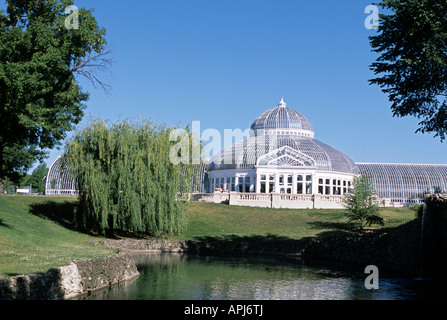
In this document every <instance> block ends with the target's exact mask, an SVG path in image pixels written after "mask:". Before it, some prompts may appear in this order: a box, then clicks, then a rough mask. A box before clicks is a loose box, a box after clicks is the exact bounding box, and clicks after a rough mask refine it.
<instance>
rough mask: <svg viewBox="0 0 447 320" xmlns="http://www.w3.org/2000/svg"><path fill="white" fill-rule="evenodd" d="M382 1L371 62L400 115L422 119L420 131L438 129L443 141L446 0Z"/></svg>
mask: <svg viewBox="0 0 447 320" xmlns="http://www.w3.org/2000/svg"><path fill="white" fill-rule="evenodd" d="M377 5H379V6H381V7H382V8H383V9H384V11H386V12H388V11H389V12H392V14H384V13H382V14H380V18H381V21H380V28H379V34H378V35H375V36H372V37H370V43H371V46H372V48H373V51H374V52H377V53H380V56H379V57H378V58H377V60H376V61H375V62H374V63H373V64H372V65H371V70H373V71H374V73H375V74H376V75H379V77H377V78H374V79H371V80H370V83H371V84H376V85H379V86H380V87H381V88H382V91H383V92H384V93H386V94H387V95H388V98H389V101H390V102H391V103H392V105H391V109H392V111H393V115H394V116H396V117H405V116H413V117H416V118H418V119H419V120H421V121H420V123H419V128H418V129H417V131H416V132H421V133H433V134H434V136H435V137H439V138H440V140H441V141H444V140H445V138H446V133H447V2H446V1H436V0H405V1H402V0H384V1H382V2H380V3H378V4H377Z"/></svg>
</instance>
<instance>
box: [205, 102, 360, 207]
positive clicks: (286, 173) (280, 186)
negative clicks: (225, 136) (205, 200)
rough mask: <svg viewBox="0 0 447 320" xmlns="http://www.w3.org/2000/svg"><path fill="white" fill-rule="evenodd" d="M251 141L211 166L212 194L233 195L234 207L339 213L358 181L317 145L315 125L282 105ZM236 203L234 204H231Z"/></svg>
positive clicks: (348, 165) (265, 117)
mask: <svg viewBox="0 0 447 320" xmlns="http://www.w3.org/2000/svg"><path fill="white" fill-rule="evenodd" d="M250 132H251V136H250V137H249V138H248V139H246V140H243V141H241V142H238V143H236V144H234V145H232V146H231V147H229V148H227V149H225V150H223V151H222V152H220V153H219V154H217V155H216V156H215V157H213V158H212V159H211V161H210V166H209V173H208V179H209V187H208V188H209V190H208V191H209V192H214V191H215V190H218V191H220V190H222V191H223V192H224V193H225V192H229V193H231V192H235V193H237V194H235V195H233V196H232V197H231V196H230V199H228V201H229V202H230V204H238V205H250V204H251V205H254V206H259V205H260V204H261V203H263V204H264V206H267V207H280V208H286V207H289V208H301V207H303V208H315V207H339V206H340V205H341V196H342V195H344V194H345V193H346V192H348V189H349V188H350V187H351V185H352V182H353V179H354V177H355V176H357V175H358V168H357V166H356V164H355V163H354V162H353V161H352V160H351V159H350V158H349V157H348V156H347V155H345V154H344V153H342V152H340V151H338V150H337V149H335V148H333V147H331V146H329V145H327V144H325V143H324V142H321V141H319V140H316V139H315V132H314V130H313V127H312V125H311V123H310V122H309V121H308V120H307V119H306V118H305V117H304V116H303V115H302V114H301V113H299V112H297V111H295V110H293V109H291V108H288V107H287V104H286V103H285V102H284V99H281V102H280V103H279V104H278V106H277V107H275V108H273V109H270V110H268V111H266V112H264V113H263V114H261V115H260V116H259V117H258V118H257V119H255V121H254V122H253V124H252V126H251V131H250ZM231 198H233V199H231Z"/></svg>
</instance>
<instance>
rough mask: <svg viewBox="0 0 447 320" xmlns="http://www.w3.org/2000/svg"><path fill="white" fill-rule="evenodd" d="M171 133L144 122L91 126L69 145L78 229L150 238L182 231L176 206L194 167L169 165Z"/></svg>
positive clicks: (181, 213)
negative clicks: (76, 201) (77, 193)
mask: <svg viewBox="0 0 447 320" xmlns="http://www.w3.org/2000/svg"><path fill="white" fill-rule="evenodd" d="M172 130H173V129H172V128H170V127H166V126H158V125H156V124H154V123H152V122H148V121H142V122H138V123H131V122H129V121H122V122H117V123H114V124H113V125H107V123H105V122H104V121H102V120H97V121H95V122H93V123H92V124H91V125H90V126H89V127H87V128H86V129H84V130H82V131H80V132H78V133H77V134H76V135H75V136H74V137H73V138H72V139H71V140H70V141H69V143H68V144H67V146H66V155H65V157H66V159H67V163H68V166H69V168H71V171H72V174H73V178H75V179H76V181H77V189H78V190H79V200H80V201H79V202H80V207H79V208H78V210H77V212H76V217H75V225H76V226H77V227H78V228H80V229H84V230H86V231H92V230H93V231H97V232H99V233H102V234H105V235H107V236H113V235H114V234H115V233H116V232H131V233H137V234H147V235H152V236H156V237H160V236H163V235H167V234H175V233H179V232H181V231H182V230H183V229H184V227H185V225H186V222H187V215H186V212H185V210H184V208H183V206H182V205H181V202H180V201H178V200H179V199H182V197H181V193H185V192H189V191H190V187H189V185H190V183H191V180H192V179H193V178H194V177H197V176H198V169H199V167H198V166H196V165H193V164H192V162H191V161H185V162H184V163H178V164H174V163H173V162H172V161H171V160H172V159H171V157H170V153H171V150H173V148H174V147H175V146H176V145H177V144H178V142H177V141H171V140H172V139H171V132H172ZM187 148H188V149H189V146H187ZM186 154H188V159H191V157H190V155H189V153H188V152H186ZM184 160H187V159H186V158H184Z"/></svg>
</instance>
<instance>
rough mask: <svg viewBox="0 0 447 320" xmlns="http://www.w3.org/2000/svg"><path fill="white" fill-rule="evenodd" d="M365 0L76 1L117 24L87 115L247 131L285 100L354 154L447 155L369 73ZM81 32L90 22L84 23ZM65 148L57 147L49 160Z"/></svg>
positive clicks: (424, 158) (391, 159)
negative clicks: (104, 86)
mask: <svg viewBox="0 0 447 320" xmlns="http://www.w3.org/2000/svg"><path fill="white" fill-rule="evenodd" d="M371 3H372V2H371V1H364V0H339V1H327V0H314V1H299V0H274V1H273V0H238V1H233V0H225V1H221V0H190V1H184V0H163V1H152V0H150V1H147V0H129V1H114V0H113V1H112V0H108V1H106V0H88V1H87V0H75V3H74V4H75V5H76V6H78V7H85V8H87V9H91V8H93V9H94V10H95V13H94V15H95V17H96V18H97V20H98V22H99V24H100V25H101V26H102V27H104V28H106V29H107V39H108V41H109V43H110V44H111V46H112V48H113V53H112V55H111V58H112V59H113V60H114V61H115V63H114V65H113V67H112V70H111V71H112V73H113V74H112V76H109V75H108V74H102V75H101V78H102V79H103V80H104V81H105V82H108V83H109V84H110V85H111V86H112V91H111V94H110V95H109V96H108V95H107V94H105V92H104V91H102V90H101V89H95V88H93V87H92V86H91V85H90V84H89V83H87V82H85V81H83V80H81V83H82V84H83V87H84V89H85V90H86V91H89V92H90V93H91V98H90V100H89V101H88V103H87V105H88V107H87V110H86V117H85V120H83V122H82V123H81V124H80V127H82V126H85V125H87V124H88V123H89V121H90V119H91V118H94V117H101V118H103V119H107V120H110V121H114V120H118V119H126V118H135V117H142V118H146V119H149V120H153V121H155V122H157V123H167V124H170V125H174V126H175V125H179V126H182V127H185V126H186V125H187V124H188V123H191V121H200V122H201V128H202V130H204V129H208V128H212V129H217V130H219V131H220V132H222V135H223V132H224V129H236V128H240V129H243V130H245V129H247V128H249V127H250V125H251V123H252V121H253V120H254V119H255V118H256V117H257V116H258V115H260V114H261V113H263V112H264V111H265V110H267V109H270V108H273V107H275V106H276V105H277V103H278V102H279V101H280V99H281V97H284V99H285V101H286V103H288V106H289V107H291V108H293V109H295V110H297V111H299V112H301V113H302V114H303V115H304V116H306V117H307V118H308V119H309V120H310V122H311V123H312V124H313V126H314V129H315V131H316V139H318V140H321V141H323V142H325V143H327V144H329V145H331V146H333V147H334V148H336V149H339V150H340V151H342V152H344V153H346V154H347V155H348V156H350V157H351V158H352V159H353V160H354V161H355V162H385V163H447V161H446V159H447V149H446V147H447V144H446V143H444V144H442V143H441V142H440V141H439V139H437V138H433V135H428V134H426V135H422V134H415V131H416V129H417V127H418V126H417V123H418V120H417V119H414V118H393V117H392V113H391V110H390V103H389V102H388V99H387V97H386V96H385V95H384V94H383V93H382V92H381V90H380V89H379V88H378V87H377V86H370V85H369V84H368V80H369V79H371V78H372V77H373V76H374V75H373V73H372V72H371V71H370V69H369V66H370V64H371V63H372V62H373V61H374V60H375V58H376V54H374V53H372V52H371V47H370V45H369V40H368V37H369V36H371V35H374V34H375V33H376V31H375V30H368V29H366V28H365V25H364V22H365V19H366V18H367V17H368V14H365V7H366V6H368V5H370V4H371ZM80 27H81V28H82V24H81V25H80ZM59 154H61V151H57V150H54V151H53V152H51V155H50V157H49V159H48V161H47V163H48V166H49V165H50V164H51V163H52V161H54V160H55V159H56V157H57V156H58V155H59Z"/></svg>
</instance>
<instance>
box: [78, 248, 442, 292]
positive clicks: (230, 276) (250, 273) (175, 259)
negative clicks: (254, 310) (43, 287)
mask: <svg viewBox="0 0 447 320" xmlns="http://www.w3.org/2000/svg"><path fill="white" fill-rule="evenodd" d="M134 258H135V262H136V264H137V267H138V270H139V272H140V277H139V278H137V279H135V280H133V281H131V282H127V283H123V284H120V285H117V286H114V287H112V288H110V289H106V290H101V291H98V292H94V293H92V294H91V295H89V296H84V297H81V298H80V299H92V300H399V299H430V298H441V296H440V293H441V291H440V290H438V289H437V287H436V286H435V285H434V284H433V283H431V282H426V281H416V280H414V279H404V278H393V277H387V276H385V277H384V276H383V275H381V278H380V289H379V290H373V291H371V290H367V289H366V288H365V286H364V281H365V278H366V275H365V274H363V273H362V271H363V270H359V269H358V267H357V269H355V268H354V269H347V268H346V266H343V268H341V267H340V266H337V265H331V266H330V267H328V266H327V265H325V266H321V265H315V264H312V265H309V264H304V263H303V262H302V261H301V260H298V259H294V258H287V257H268V258H266V257H222V256H212V257H210V256H207V257H204V256H195V255H183V254H140V255H135V256H134ZM444 297H445V295H444Z"/></svg>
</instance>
